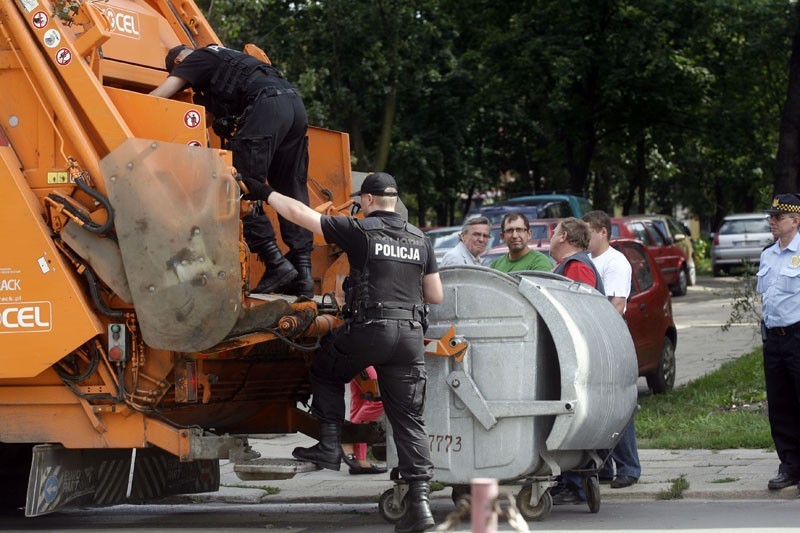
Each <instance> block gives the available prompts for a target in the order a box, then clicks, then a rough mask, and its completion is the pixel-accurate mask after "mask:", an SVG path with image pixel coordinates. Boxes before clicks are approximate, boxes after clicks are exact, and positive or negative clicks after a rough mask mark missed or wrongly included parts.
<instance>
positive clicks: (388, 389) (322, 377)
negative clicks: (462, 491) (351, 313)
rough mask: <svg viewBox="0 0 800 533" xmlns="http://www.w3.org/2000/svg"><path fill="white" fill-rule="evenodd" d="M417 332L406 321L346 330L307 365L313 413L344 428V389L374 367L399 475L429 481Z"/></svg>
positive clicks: (417, 326) (424, 377)
mask: <svg viewBox="0 0 800 533" xmlns="http://www.w3.org/2000/svg"><path fill="white" fill-rule="evenodd" d="M424 353H425V348H424V344H423V335H422V326H421V325H420V323H419V322H411V321H409V320H372V321H368V322H363V323H353V324H350V325H349V326H347V325H345V326H344V327H341V328H339V329H337V330H336V331H334V332H333V333H331V334H330V335H328V336H327V337H326V338H325V340H324V341H323V346H322V348H321V349H320V350H319V351H318V352H317V355H316V356H315V357H314V362H313V363H312V365H311V387H312V389H311V390H312V393H313V395H314V399H313V405H312V409H313V412H314V414H315V415H316V416H317V418H318V419H319V421H320V422H324V423H331V424H337V425H339V426H341V425H342V424H343V423H344V410H345V408H344V392H345V385H346V384H347V383H348V382H349V381H350V380H351V379H353V377H354V376H355V375H356V374H358V373H359V372H360V371H361V370H363V369H364V368H366V367H368V366H374V367H375V371H376V372H377V374H378V385H379V386H380V392H381V400H382V401H383V409H384V412H385V413H386V417H387V418H388V420H389V423H390V424H391V425H392V433H393V435H394V442H395V445H396V446H397V455H398V463H399V464H398V466H399V471H400V475H401V477H402V478H403V479H405V480H407V481H429V480H430V479H431V477H432V475H433V463H432V462H431V455H430V449H429V444H430V443H429V442H428V434H427V432H426V431H425V422H424V420H423V418H422V412H423V409H424V407H425V384H426V382H427V374H426V373H425V364H424Z"/></svg>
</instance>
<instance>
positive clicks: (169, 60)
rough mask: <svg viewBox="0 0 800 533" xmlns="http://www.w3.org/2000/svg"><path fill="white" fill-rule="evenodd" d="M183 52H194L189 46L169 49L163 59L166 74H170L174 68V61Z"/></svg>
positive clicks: (182, 45)
mask: <svg viewBox="0 0 800 533" xmlns="http://www.w3.org/2000/svg"><path fill="white" fill-rule="evenodd" d="M184 50H192V51H194V48H192V47H191V46H186V45H185V44H179V45H178V46H173V47H172V48H170V49H169V52H167V57H166V58H164V66H165V67H167V72H169V73H172V69H174V68H175V59H176V58H177V57H178V55H179V54H180V53H181V52H183V51H184Z"/></svg>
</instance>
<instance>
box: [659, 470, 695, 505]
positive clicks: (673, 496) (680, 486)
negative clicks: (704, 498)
mask: <svg viewBox="0 0 800 533" xmlns="http://www.w3.org/2000/svg"><path fill="white" fill-rule="evenodd" d="M670 482H671V483H672V486H670V488H668V489H664V490H662V491H659V492H658V494H656V500H681V499H683V491H685V490H686V489H688V488H689V482H688V481H686V475H685V474H682V475H681V476H680V477H676V478H674V479H670Z"/></svg>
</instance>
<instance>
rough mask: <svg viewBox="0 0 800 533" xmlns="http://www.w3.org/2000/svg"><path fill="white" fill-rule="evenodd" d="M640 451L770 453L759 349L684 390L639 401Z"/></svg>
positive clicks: (687, 386)
mask: <svg viewBox="0 0 800 533" xmlns="http://www.w3.org/2000/svg"><path fill="white" fill-rule="evenodd" d="M641 405H642V409H641V410H640V411H639V413H637V415H636V434H637V443H638V445H639V447H640V448H668V449H691V448H706V449H712V450H714V449H716V450H719V449H727V448H771V447H772V446H773V443H772V438H771V437H770V431H769V421H768V419H767V415H766V392H765V389H764V369H763V363H762V355H761V349H760V348H759V349H757V350H755V351H754V352H752V353H750V354H747V355H744V356H742V357H740V358H738V359H736V360H735V361H730V362H728V363H726V364H724V365H723V366H722V367H721V368H720V369H719V370H717V371H716V372H712V373H710V374H707V375H705V376H703V377H701V378H699V379H697V380H695V381H692V382H691V383H689V384H688V385H686V386H684V387H680V388H677V389H675V390H673V391H670V392H668V393H665V394H659V395H654V396H650V397H647V398H644V399H643V400H642V402H641Z"/></svg>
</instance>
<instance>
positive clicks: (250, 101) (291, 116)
mask: <svg viewBox="0 0 800 533" xmlns="http://www.w3.org/2000/svg"><path fill="white" fill-rule="evenodd" d="M165 63H166V67H167V71H168V72H169V73H170V75H169V76H168V77H167V79H166V80H165V81H164V82H163V83H162V84H161V85H160V86H159V87H157V88H156V89H155V90H153V91H152V92H151V93H150V94H152V95H155V96H160V97H163V98H169V97H171V96H172V95H174V94H175V93H177V92H178V91H180V90H182V89H183V88H184V87H186V86H187V85H190V86H191V87H192V90H193V91H194V92H195V102H196V103H198V104H201V105H204V106H205V107H206V109H208V110H209V111H210V112H211V113H213V114H214V116H215V117H216V120H215V121H214V131H215V132H216V133H217V134H218V135H220V137H222V138H223V139H229V141H230V142H229V146H230V149H231V151H232V152H233V165H234V166H235V167H236V170H237V171H238V172H239V173H240V174H242V175H243V176H246V177H248V178H255V179H268V180H269V182H270V184H271V185H272V186H273V187H275V190H277V191H280V192H281V193H282V194H285V195H287V196H290V197H292V198H294V199H296V200H299V201H300V202H302V203H304V204H305V205H308V188H307V182H308V138H307V137H306V130H307V129H308V117H307V116H306V109H305V107H304V106H303V101H302V100H301V99H300V95H298V94H297V93H296V92H295V90H294V89H293V88H292V86H291V85H290V84H289V82H288V81H286V80H285V79H284V78H283V76H281V74H280V73H279V72H278V70H277V69H275V68H274V67H272V66H271V65H268V64H266V63H264V62H263V61H261V60H259V59H257V58H255V57H252V56H250V55H247V54H243V53H242V52H237V51H235V50H230V49H228V48H224V47H222V46H217V45H211V46H206V47H204V48H198V49H197V50H194V49H193V48H190V47H188V46H183V45H181V46H176V47H175V48H172V49H171V50H170V51H169V53H168V54H167V57H166V60H165ZM243 222H244V236H245V240H246V241H247V244H248V246H249V247H250V250H252V251H253V252H255V253H257V254H258V256H259V257H260V258H261V260H262V261H264V263H265V264H266V266H267V270H266V273H265V274H264V276H263V277H262V278H261V280H260V281H259V283H258V285H257V286H256V287H255V289H254V290H253V292H257V293H269V292H282V293H286V294H295V295H304V296H313V294H314V280H313V278H312V277H311V248H312V242H313V236H312V234H311V232H310V231H308V230H306V229H304V228H301V227H299V226H297V225H295V224H293V223H291V222H289V221H287V220H285V219H284V218H282V217H281V218H280V225H281V235H282V236H283V242H284V243H286V245H287V246H288V247H289V253H288V254H287V258H288V261H287V259H286V258H284V257H283V255H282V254H281V251H280V249H279V248H278V245H277V243H276V242H275V230H274V229H273V227H272V224H271V223H270V221H269V218H268V217H267V216H266V215H265V214H264V213H263V211H261V209H260V207H257V209H256V211H255V212H254V213H252V214H250V215H247V216H246V217H245V218H244V221H243Z"/></svg>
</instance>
